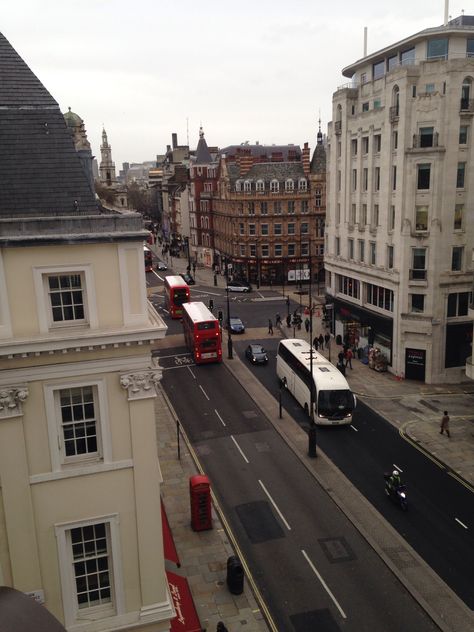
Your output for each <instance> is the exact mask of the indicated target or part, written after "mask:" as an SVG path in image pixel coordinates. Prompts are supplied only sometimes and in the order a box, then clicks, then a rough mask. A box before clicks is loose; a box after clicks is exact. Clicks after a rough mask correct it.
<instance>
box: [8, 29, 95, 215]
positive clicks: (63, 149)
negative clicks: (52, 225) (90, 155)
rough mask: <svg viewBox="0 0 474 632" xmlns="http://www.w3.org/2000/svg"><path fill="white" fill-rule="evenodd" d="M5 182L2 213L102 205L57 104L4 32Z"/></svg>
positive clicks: (48, 211) (47, 212) (92, 208)
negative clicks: (98, 200)
mask: <svg viewBox="0 0 474 632" xmlns="http://www.w3.org/2000/svg"><path fill="white" fill-rule="evenodd" d="M0 182H1V183H2V185H1V187H0V217H11V216H18V215H30V216H31V215H32V216H45V215H60V214H70V213H73V214H86V213H91V212H93V213H97V212H98V211H99V207H98V204H97V201H96V197H95V193H94V191H92V190H91V188H90V185H89V182H88V180H87V177H86V175H85V173H84V170H83V168H82V165H81V162H80V159H79V156H78V154H77V152H76V149H75V147H74V143H73V140H72V137H71V135H70V133H69V130H68V129H67V126H66V122H65V120H64V117H63V115H62V114H61V111H60V109H59V106H58V104H57V103H56V101H55V100H54V98H53V97H52V96H51V94H50V93H49V92H48V91H47V90H46V88H45V87H44V86H43V84H42V83H41V81H40V80H39V79H38V78H37V77H36V75H35V74H34V73H33V72H32V71H31V70H30V68H29V67H28V65H27V64H26V63H25V62H24V61H23V59H22V58H21V57H20V56H19V55H18V53H17V52H16V51H15V50H14V48H13V47H12V46H11V44H10V43H9V42H8V41H7V39H6V38H5V37H4V36H3V35H2V34H1V33H0ZM76 202H77V204H76Z"/></svg>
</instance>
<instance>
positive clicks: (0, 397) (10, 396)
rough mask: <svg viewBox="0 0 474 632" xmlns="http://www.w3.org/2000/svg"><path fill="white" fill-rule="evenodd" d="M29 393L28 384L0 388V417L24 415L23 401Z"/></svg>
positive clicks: (8, 417) (7, 417)
mask: <svg viewBox="0 0 474 632" xmlns="http://www.w3.org/2000/svg"><path fill="white" fill-rule="evenodd" d="M28 395H29V392H28V389H27V388H26V386H4V387H3V388H2V389H0V419H10V418H11V417H20V416H21V415H23V409H22V403H23V402H24V401H25V400H26V398H27V397H28Z"/></svg>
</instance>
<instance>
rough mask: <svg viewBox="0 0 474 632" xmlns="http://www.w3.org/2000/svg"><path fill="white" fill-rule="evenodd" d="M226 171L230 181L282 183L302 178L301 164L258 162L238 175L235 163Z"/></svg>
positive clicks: (229, 165) (238, 170)
mask: <svg viewBox="0 0 474 632" xmlns="http://www.w3.org/2000/svg"><path fill="white" fill-rule="evenodd" d="M227 170H228V174H229V177H230V179H231V181H235V180H238V179H239V178H241V179H243V180H253V181H255V180H260V179H261V180H264V181H267V182H268V181H270V180H274V179H275V180H278V181H279V182H284V181H285V180H286V179H287V178H292V179H293V180H297V179H298V178H304V177H305V175H304V171H303V164H302V163H301V162H258V163H256V164H254V165H252V167H251V168H250V169H249V170H248V171H246V172H245V174H243V175H241V174H240V169H239V166H238V165H237V163H229V164H228V165H227Z"/></svg>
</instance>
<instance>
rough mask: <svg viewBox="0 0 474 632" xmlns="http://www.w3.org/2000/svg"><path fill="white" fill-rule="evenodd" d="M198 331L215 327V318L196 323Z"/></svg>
mask: <svg viewBox="0 0 474 632" xmlns="http://www.w3.org/2000/svg"><path fill="white" fill-rule="evenodd" d="M197 328H198V331H205V330H207V329H215V328H216V321H215V320H209V321H207V322H206V323H198V326H197Z"/></svg>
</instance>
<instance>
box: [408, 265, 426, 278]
mask: <svg viewBox="0 0 474 632" xmlns="http://www.w3.org/2000/svg"><path fill="white" fill-rule="evenodd" d="M410 281H426V270H418V269H417V268H415V269H413V268H412V269H411V270H410Z"/></svg>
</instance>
